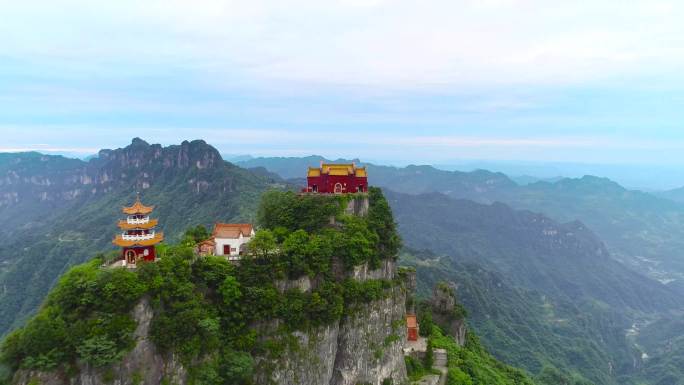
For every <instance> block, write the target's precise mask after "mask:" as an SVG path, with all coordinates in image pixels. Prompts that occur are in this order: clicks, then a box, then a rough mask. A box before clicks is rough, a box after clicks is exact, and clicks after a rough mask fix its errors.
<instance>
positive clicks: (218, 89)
mask: <svg viewBox="0 0 684 385" xmlns="http://www.w3.org/2000/svg"><path fill="white" fill-rule="evenodd" d="M0 14H2V15H3V16H2V18H3V20H2V22H1V23H0V47H2V48H1V50H0V134H2V141H0V151H19V150H29V149H35V150H40V151H53V152H65V153H79V154H90V153H94V152H95V151H96V150H97V149H99V148H103V147H104V148H113V147H119V146H123V145H126V144H127V143H129V142H130V140H131V138H132V137H134V136H140V137H143V138H144V139H146V140H148V141H150V142H159V143H163V144H172V143H178V142H179V141H181V140H183V139H193V138H202V139H205V140H207V142H209V143H211V144H213V145H215V146H216V147H217V148H219V149H220V150H221V152H222V153H229V154H253V155H266V156H269V155H306V154H312V153H315V154H321V155H325V156H328V157H347V158H350V157H360V158H363V159H369V160H378V161H386V162H396V163H442V164H444V163H449V162H452V161H458V160H463V159H483V160H493V161H496V160H517V161H542V162H551V161H553V162H576V163H583V162H587V163H608V164H658V165H669V166H677V165H683V164H684V151H682V149H684V127H682V126H683V124H684V119H683V118H684V93H683V92H682V91H684V73H683V72H682V71H681V68H684V24H682V23H681V20H684V3H682V2H681V1H680V2H677V1H671V2H668V1H639V0H635V1H629V2H626V1H594V2H567V1H548V0H545V1H515V0H483V1H461V0H451V1H382V0H347V1H325V2H322V1H287V2H283V1H249V2H248V1H208V0H196V1H192V2H188V1H175V0H165V1H161V0H149V1H145V2H140V1H129V0H121V1H116V2H112V1H107V2H104V1H92V0H55V1H51V2H45V1H35V0H27V1H21V2H16V1H5V0H0Z"/></svg>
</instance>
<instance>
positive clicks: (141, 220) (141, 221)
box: [126, 217, 150, 225]
mask: <svg viewBox="0 0 684 385" xmlns="http://www.w3.org/2000/svg"><path fill="white" fill-rule="evenodd" d="M149 221H150V217H145V218H126V223H128V224H130V225H142V224H145V223H147V222H149Z"/></svg>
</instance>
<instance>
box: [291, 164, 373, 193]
mask: <svg viewBox="0 0 684 385" xmlns="http://www.w3.org/2000/svg"><path fill="white" fill-rule="evenodd" d="M306 182H307V187H306V189H304V192H310V193H322V194H344V193H357V192H368V175H367V174H366V168H365V167H356V164H354V163H351V164H327V163H321V166H320V167H309V171H308V173H307V175H306Z"/></svg>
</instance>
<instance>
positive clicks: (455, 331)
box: [430, 282, 467, 346]
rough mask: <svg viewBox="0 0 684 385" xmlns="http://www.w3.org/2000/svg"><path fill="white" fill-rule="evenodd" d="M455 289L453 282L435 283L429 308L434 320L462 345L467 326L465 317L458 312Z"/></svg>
mask: <svg viewBox="0 0 684 385" xmlns="http://www.w3.org/2000/svg"><path fill="white" fill-rule="evenodd" d="M456 289H457V287H456V284H454V283H453V282H449V283H446V282H442V283H439V284H438V285H436V286H435V288H434V290H433V292H432V297H431V298H430V308H431V310H432V315H433V317H434V322H435V323H436V324H437V325H439V326H440V327H441V328H442V329H443V330H444V331H445V332H447V333H448V334H449V335H451V336H453V337H454V339H455V340H456V342H457V343H458V344H459V345H460V346H463V345H464V344H465V340H466V333H467V328H466V324H465V319H464V318H463V317H462V316H461V315H460V314H459V313H458V305H457V303H456Z"/></svg>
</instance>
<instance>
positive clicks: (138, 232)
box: [112, 198, 164, 267]
mask: <svg viewBox="0 0 684 385" xmlns="http://www.w3.org/2000/svg"><path fill="white" fill-rule="evenodd" d="M153 210H154V206H145V205H143V204H142V202H140V199H139V198H138V199H136V200H135V203H134V204H133V206H129V207H124V208H122V210H121V211H123V213H124V214H126V219H124V220H120V221H119V223H118V226H119V228H120V229H121V230H122V232H121V234H117V235H116V237H114V240H113V241H112V243H114V244H115V245H117V246H119V247H121V259H122V260H123V266H129V267H134V266H135V265H136V263H137V262H138V261H154V260H155V259H156V252H155V247H154V245H156V244H157V243H159V242H161V241H163V240H164V233H162V232H161V231H156V230H155V227H156V226H157V222H158V220H157V219H150V214H151V213H152V211H153Z"/></svg>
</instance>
